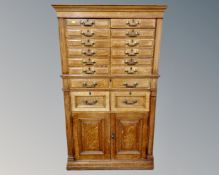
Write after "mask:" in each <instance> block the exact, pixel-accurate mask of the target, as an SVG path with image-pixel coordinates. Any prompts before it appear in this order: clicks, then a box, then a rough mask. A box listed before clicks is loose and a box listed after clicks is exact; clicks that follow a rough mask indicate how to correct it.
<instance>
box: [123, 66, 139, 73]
mask: <svg viewBox="0 0 219 175" xmlns="http://www.w3.org/2000/svg"><path fill="white" fill-rule="evenodd" d="M125 72H126V73H127V74H134V73H136V72H137V69H133V67H130V68H129V69H128V70H125Z"/></svg>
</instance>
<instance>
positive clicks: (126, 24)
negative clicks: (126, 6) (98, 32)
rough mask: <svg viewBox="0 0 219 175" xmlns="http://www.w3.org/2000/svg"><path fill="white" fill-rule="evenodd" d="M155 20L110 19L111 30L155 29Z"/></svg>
mask: <svg viewBox="0 0 219 175" xmlns="http://www.w3.org/2000/svg"><path fill="white" fill-rule="evenodd" d="M155 26H156V20H155V19H111V28H155Z"/></svg>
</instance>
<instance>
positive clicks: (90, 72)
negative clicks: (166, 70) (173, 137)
mask: <svg viewBox="0 0 219 175" xmlns="http://www.w3.org/2000/svg"><path fill="white" fill-rule="evenodd" d="M53 7H54V8H55V10H56V13H57V16H58V25H59V38H60V48H61V63H62V64H61V65H62V79H63V91H64V104H65V117H66V134H67V143H68V163H67V169H68V170H72V169H153V168H154V159H153V139H154V125H155V106H156V98H157V95H156V94H157V79H158V77H159V74H158V63H159V57H160V40H161V30H162V21H163V14H164V11H165V9H166V6H165V5H53Z"/></svg>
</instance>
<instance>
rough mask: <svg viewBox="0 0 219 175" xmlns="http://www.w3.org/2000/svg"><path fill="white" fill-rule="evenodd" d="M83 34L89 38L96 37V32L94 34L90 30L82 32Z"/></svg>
mask: <svg viewBox="0 0 219 175" xmlns="http://www.w3.org/2000/svg"><path fill="white" fill-rule="evenodd" d="M81 34H82V35H84V36H87V37H91V36H93V35H94V32H93V31H90V30H89V29H88V30H86V31H82V32H81Z"/></svg>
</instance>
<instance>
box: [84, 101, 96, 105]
mask: <svg viewBox="0 0 219 175" xmlns="http://www.w3.org/2000/svg"><path fill="white" fill-rule="evenodd" d="M97 102H98V101H97V100H93V101H89V100H85V101H84V104H86V105H95V104H97Z"/></svg>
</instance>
